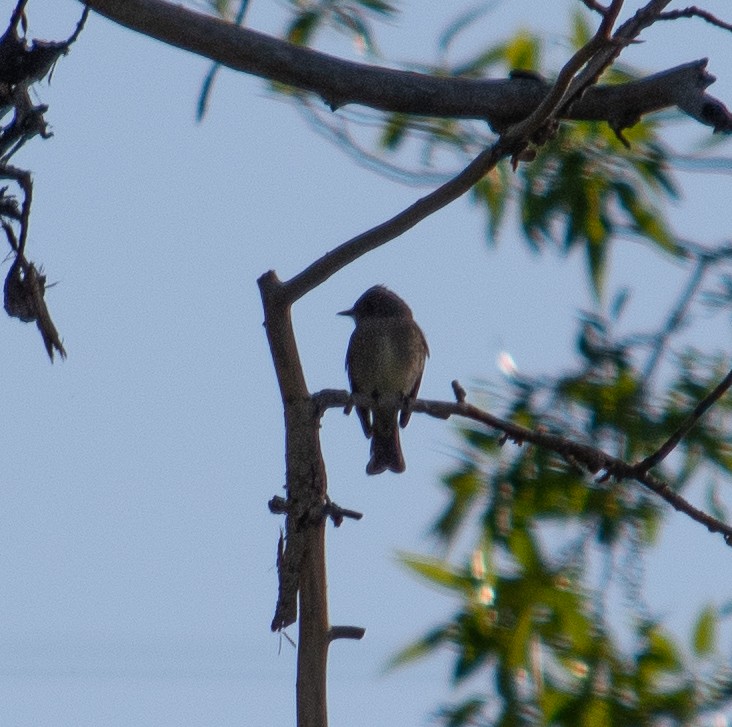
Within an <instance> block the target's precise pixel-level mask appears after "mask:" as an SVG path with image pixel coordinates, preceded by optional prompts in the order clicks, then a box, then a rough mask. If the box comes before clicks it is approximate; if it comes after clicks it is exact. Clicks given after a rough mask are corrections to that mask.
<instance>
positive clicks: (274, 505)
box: [267, 495, 290, 515]
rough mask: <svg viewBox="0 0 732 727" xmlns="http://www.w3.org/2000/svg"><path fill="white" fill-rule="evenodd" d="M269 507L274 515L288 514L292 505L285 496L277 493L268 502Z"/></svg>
mask: <svg viewBox="0 0 732 727" xmlns="http://www.w3.org/2000/svg"><path fill="white" fill-rule="evenodd" d="M267 507H268V508H269V511H270V512H271V513H272V514H273V515H286V514H287V513H288V512H289V511H290V505H289V503H288V502H287V500H286V499H285V498H284V497H281V496H280V495H275V496H274V497H273V498H272V499H271V500H270V501H269V502H268V503H267Z"/></svg>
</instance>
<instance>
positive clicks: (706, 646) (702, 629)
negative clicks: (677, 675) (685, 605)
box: [692, 606, 717, 656]
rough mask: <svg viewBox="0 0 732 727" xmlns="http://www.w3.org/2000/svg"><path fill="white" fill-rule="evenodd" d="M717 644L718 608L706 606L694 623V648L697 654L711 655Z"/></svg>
mask: <svg viewBox="0 0 732 727" xmlns="http://www.w3.org/2000/svg"><path fill="white" fill-rule="evenodd" d="M716 645H717V610H716V609H715V608H714V606H705V607H704V608H703V609H702V611H701V613H700V614H699V616H698V618H697V619H696V623H695V624H694V631H693V635H692V648H693V649H694V653H695V654H696V655H697V656H709V655H710V654H711V653H712V652H713V651H714V650H715V648H716Z"/></svg>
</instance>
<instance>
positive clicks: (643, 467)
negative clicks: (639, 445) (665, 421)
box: [636, 371, 732, 472]
mask: <svg viewBox="0 0 732 727" xmlns="http://www.w3.org/2000/svg"><path fill="white" fill-rule="evenodd" d="M730 386H732V371H730V372H729V373H728V374H727V376H725V377H724V379H723V380H722V381H721V382H720V383H719V384H718V385H717V386H716V387H715V388H714V389H713V390H712V391H710V392H709V394H707V395H706V396H705V397H704V398H703V399H702V400H701V401H700V402H699V403H698V404H697V405H696V406H695V407H694V411H692V412H691V414H689V416H688V417H687V418H686V419H685V420H684V422H683V423H682V425H681V426H680V427H679V428H678V429H677V430H676V431H675V432H674V433H673V434H672V435H671V436H670V437H669V438H668V440H666V442H664V444H663V445H662V446H661V447H660V448H659V449H658V450H657V451H656V452H654V453H653V454H652V455H650V456H649V457H646V458H645V459H644V460H643V461H642V462H639V463H638V464H637V465H636V469H637V470H638V471H639V472H645V471H647V470H649V469H651V468H652V467H655V466H656V465H657V464H659V463H660V462H662V461H663V460H664V459H665V458H666V457H668V455H669V454H670V453H671V452H672V451H673V450H674V449H675V448H676V446H677V445H678V443H679V442H680V441H681V440H682V439H683V438H684V437H685V436H686V435H687V434H688V433H689V431H690V430H691V428H692V427H693V426H694V425H695V424H696V423H697V422H698V421H699V419H701V417H702V416H703V415H704V414H705V413H706V412H707V410H708V409H709V408H710V407H711V406H712V405H713V404H714V403H715V402H716V401H718V400H719V399H720V398H721V397H722V395H723V394H724V393H725V392H726V391H727V389H729V387H730Z"/></svg>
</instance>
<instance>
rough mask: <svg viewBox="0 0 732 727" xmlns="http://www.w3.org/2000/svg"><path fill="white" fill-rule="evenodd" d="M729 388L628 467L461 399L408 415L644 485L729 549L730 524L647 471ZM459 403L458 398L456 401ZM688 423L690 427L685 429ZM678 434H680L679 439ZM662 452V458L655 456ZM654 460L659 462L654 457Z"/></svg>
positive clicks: (423, 403) (324, 403)
mask: <svg viewBox="0 0 732 727" xmlns="http://www.w3.org/2000/svg"><path fill="white" fill-rule="evenodd" d="M730 385H732V371H731V372H730V373H729V374H728V375H727V377H725V379H724V381H723V382H722V383H720V385H719V386H718V387H717V388H716V389H715V390H714V391H713V392H712V393H711V394H710V395H709V396H707V397H705V398H704V400H702V401H701V402H700V403H699V404H698V405H697V407H696V408H695V409H694V412H693V413H692V414H691V415H690V416H689V418H688V419H687V421H686V422H685V425H684V426H682V427H681V428H680V429H679V432H677V433H676V434H674V436H673V437H671V438H670V440H669V442H667V443H666V444H664V445H663V447H661V449H659V450H658V452H657V453H655V454H654V455H652V456H651V457H647V458H646V459H644V460H643V461H641V462H639V463H637V464H629V463H628V462H625V461H623V460H621V459H619V458H617V457H613V456H612V455H610V454H607V453H606V452H604V451H603V450H601V449H599V448H597V447H593V446H591V445H589V444H582V443H580V442H576V441H574V440H572V439H569V438H567V437H562V436H560V435H558V434H550V433H548V432H545V431H540V430H537V429H527V428H526V427H522V426H520V425H519V424H514V423H513V422H509V421H506V420H505V419H501V418H499V417H496V416H494V415H493V414H490V413H489V412H487V411H484V410H483V409H480V408H479V407H477V406H473V405H472V404H468V403H467V402H465V401H464V400H458V401H454V402H450V401H435V400H429V399H416V400H414V401H412V402H410V404H409V409H410V411H412V412H422V413H424V414H428V415H429V416H432V417H436V418H438V419H449V418H450V417H451V416H461V417H465V418H466V419H471V420H473V421H476V422H480V423H481V424H484V425H485V426H487V427H490V428H491V429H496V430H498V431H500V432H503V435H504V436H503V437H502V440H501V441H502V442H505V441H506V440H508V439H510V440H512V441H514V442H515V443H517V444H519V445H522V444H524V443H525V442H530V443H531V444H534V445H536V446H537V447H542V448H544V449H548V450H549V451H551V452H554V453H555V454H558V455H559V456H560V457H562V458H563V459H564V460H566V461H567V462H569V463H571V464H572V465H574V466H577V465H580V466H581V467H582V468H584V469H586V470H587V471H588V472H590V474H593V475H595V474H597V473H599V472H602V473H603V474H602V476H601V477H600V481H603V480H606V479H609V478H611V477H612V478H613V479H615V480H616V481H620V480H635V481H636V482H638V483H640V484H641V485H643V486H644V487H647V488H648V489H649V490H651V491H652V492H654V493H656V494H657V495H658V496H659V497H661V498H663V499H664V500H665V501H666V502H668V503H669V504H670V505H671V506H672V507H673V508H675V509H676V510H678V511H679V512H683V513H684V514H685V515H688V516H689V517H690V518H691V519H692V520H694V521H696V522H698V523H701V524H702V525H704V526H705V527H706V528H707V529H708V530H709V531H710V532H712V533H720V534H722V535H723V536H724V540H725V543H727V545H731V546H732V526H730V525H727V524H726V523H723V522H722V521H721V520H718V519H717V518H714V517H712V516H711V515H708V514H707V513H705V512H703V511H702V510H699V509H698V508H696V507H694V506H693V505H692V504H691V503H690V502H689V501H688V500H686V499H685V498H683V497H681V495H679V494H678V493H677V492H675V491H674V490H673V489H672V488H671V487H670V486H669V485H668V483H666V482H664V481H663V480H661V479H659V478H658V477H655V476H654V475H651V474H650V473H649V472H648V470H649V468H650V467H652V466H653V465H654V464H658V462H659V461H660V460H661V459H663V457H665V456H666V455H667V454H668V453H669V452H670V451H671V449H673V447H675V446H676V445H677V444H678V443H679V441H680V440H681V438H682V437H683V436H684V435H685V434H686V433H687V432H688V430H689V429H690V428H691V426H692V425H693V424H694V423H696V421H698V419H699V418H700V417H701V416H702V414H703V413H704V412H705V411H707V409H709V407H710V406H711V405H712V404H713V403H714V401H716V400H717V399H718V398H719V397H720V396H721V395H722V393H724V391H726V390H727V389H728V388H729V386H730ZM453 389H454V390H455V391H456V392H462V387H460V386H459V384H457V382H453ZM367 398H368V397H362V396H354V395H351V394H349V392H347V391H342V390H338V389H324V390H323V391H319V392H318V393H316V394H313V400H314V401H315V402H316V404H317V406H318V408H319V409H321V410H323V411H324V410H325V409H328V408H343V409H347V408H348V407H353V406H357V405H358V404H359V403H361V399H363V403H364V404H368V401H366V399H367ZM458 398H459V399H460V398H462V397H460V396H459V397H458ZM395 405H396V406H398V405H399V402H395ZM687 424H688V426H686V425H687ZM677 435H678V436H677ZM659 453H660V454H659ZM657 456H658V459H657V461H654V458H656V457H657Z"/></svg>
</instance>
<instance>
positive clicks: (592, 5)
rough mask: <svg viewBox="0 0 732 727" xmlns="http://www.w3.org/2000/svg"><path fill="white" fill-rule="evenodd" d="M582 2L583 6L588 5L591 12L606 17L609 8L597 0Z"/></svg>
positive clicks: (581, 0) (583, 0)
mask: <svg viewBox="0 0 732 727" xmlns="http://www.w3.org/2000/svg"><path fill="white" fill-rule="evenodd" d="M580 2H581V3H582V4H583V5H586V6H587V7H588V8H589V9H590V10H594V11H595V12H598V13H600V15H605V13H606V12H607V8H606V7H605V6H604V5H602V4H600V3H598V2H597V1H596V0H580Z"/></svg>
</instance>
